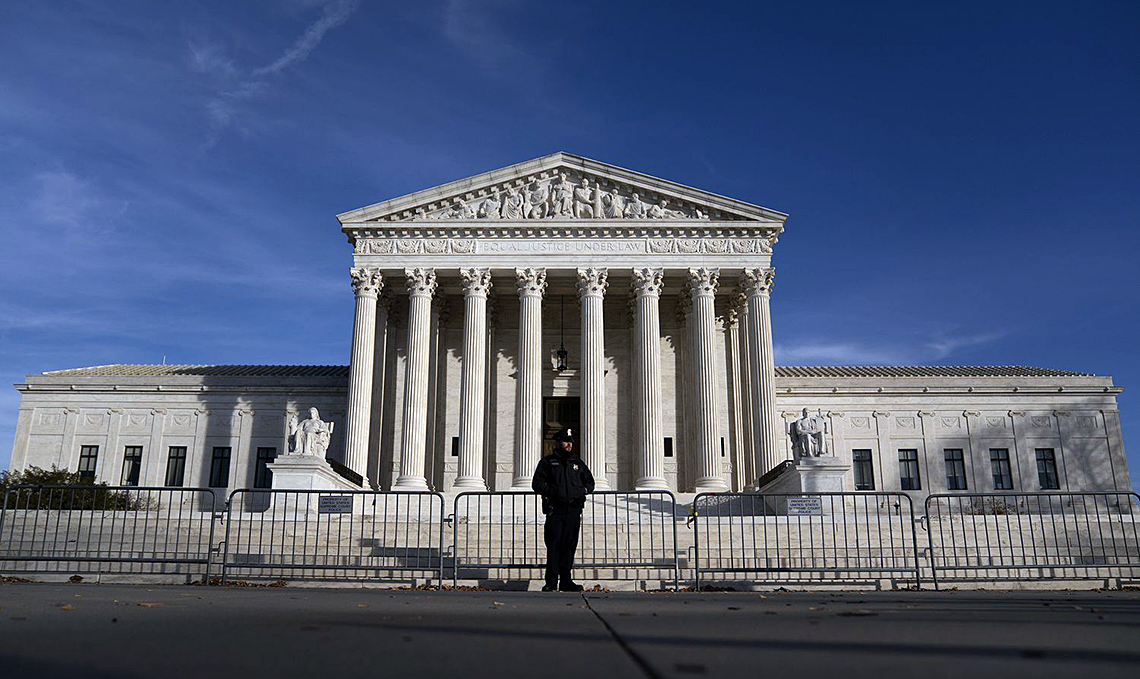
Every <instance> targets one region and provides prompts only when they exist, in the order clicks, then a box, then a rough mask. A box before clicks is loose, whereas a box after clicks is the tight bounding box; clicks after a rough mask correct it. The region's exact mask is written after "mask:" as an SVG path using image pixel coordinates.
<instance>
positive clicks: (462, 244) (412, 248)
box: [355, 238, 772, 256]
mask: <svg viewBox="0 0 1140 679" xmlns="http://www.w3.org/2000/svg"><path fill="white" fill-rule="evenodd" d="M355 252H356V254H358V255H426V256H438V255H472V254H476V253H513V252H521V253H538V254H589V253H608V254H635V255H674V254H675V255H696V254H706V255H740V254H771V252H772V243H771V241H770V240H768V239H764V238H740V239H729V238H630V239H621V238H589V239H586V238H519V239H511V238H504V239H494V238H489V239H479V240H476V239H473V238H401V239H382V238H360V239H358V240H357V241H356V249H355Z"/></svg>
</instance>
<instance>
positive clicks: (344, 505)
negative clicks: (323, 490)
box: [317, 495, 352, 514]
mask: <svg viewBox="0 0 1140 679" xmlns="http://www.w3.org/2000/svg"><path fill="white" fill-rule="evenodd" d="M317 513H319V514H351V513H352V496H351V495H324V496H321V498H320V499H319V500H318V501H317Z"/></svg>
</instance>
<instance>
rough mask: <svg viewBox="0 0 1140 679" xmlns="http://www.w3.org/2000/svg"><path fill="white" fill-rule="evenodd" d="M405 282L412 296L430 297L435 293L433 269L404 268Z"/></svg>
mask: <svg viewBox="0 0 1140 679" xmlns="http://www.w3.org/2000/svg"><path fill="white" fill-rule="evenodd" d="M404 278H405V281H404V282H405V284H406V285H407V287H408V294H409V295H411V296H412V297H431V296H432V295H434V294H435V288H436V280H435V269H420V268H415V269H404Z"/></svg>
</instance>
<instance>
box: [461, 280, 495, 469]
mask: <svg viewBox="0 0 1140 679" xmlns="http://www.w3.org/2000/svg"><path fill="white" fill-rule="evenodd" d="M459 276H460V278H461V279H462V282H463V372H462V374H461V376H460V385H461V386H460V394H459V474H458V476H456V477H455V483H453V484H452V488H462V489H464V490H487V482H486V481H485V480H484V479H483V437H484V427H485V426H486V420H487V418H486V412H487V411H486V405H487V292H488V291H489V290H490V289H491V270H490V269H474V268H472V269H460V271H459Z"/></svg>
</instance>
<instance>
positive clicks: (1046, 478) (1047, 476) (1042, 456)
mask: <svg viewBox="0 0 1140 679" xmlns="http://www.w3.org/2000/svg"><path fill="white" fill-rule="evenodd" d="M1037 480H1038V481H1040V482H1041V490H1057V489H1058V488H1060V487H1061V482H1060V479H1059V478H1058V477H1057V456H1056V455H1054V454H1053V449H1052V448H1038V449H1037Z"/></svg>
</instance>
